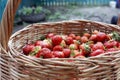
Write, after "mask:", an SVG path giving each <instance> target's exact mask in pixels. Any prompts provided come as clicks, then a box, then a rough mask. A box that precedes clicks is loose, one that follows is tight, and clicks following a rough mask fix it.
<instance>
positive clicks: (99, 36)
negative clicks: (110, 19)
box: [96, 32, 107, 42]
mask: <svg viewBox="0 0 120 80" xmlns="http://www.w3.org/2000/svg"><path fill="white" fill-rule="evenodd" d="M96 35H97V41H100V42H104V41H105V40H106V39H107V35H106V34H105V33H103V32H98V33H97V34H96Z"/></svg>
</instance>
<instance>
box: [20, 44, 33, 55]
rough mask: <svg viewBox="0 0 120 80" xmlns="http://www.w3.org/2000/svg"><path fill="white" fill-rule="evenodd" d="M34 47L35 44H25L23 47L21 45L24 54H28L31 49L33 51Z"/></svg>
mask: <svg viewBox="0 0 120 80" xmlns="http://www.w3.org/2000/svg"><path fill="white" fill-rule="evenodd" d="M34 48H35V46H34V45H33V44H26V45H25V46H24V47H23V49H22V50H23V53H24V54H25V55H29V53H30V52H31V51H33V50H34Z"/></svg>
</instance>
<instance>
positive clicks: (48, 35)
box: [46, 33, 55, 39]
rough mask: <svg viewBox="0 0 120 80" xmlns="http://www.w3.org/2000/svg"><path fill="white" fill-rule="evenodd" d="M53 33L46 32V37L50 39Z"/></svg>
mask: <svg viewBox="0 0 120 80" xmlns="http://www.w3.org/2000/svg"><path fill="white" fill-rule="evenodd" d="M54 35H55V34H54V33H48V34H47V36H46V37H47V38H50V39H51V38H52V37H53V36H54Z"/></svg>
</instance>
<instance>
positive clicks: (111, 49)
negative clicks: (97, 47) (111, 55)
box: [106, 48, 120, 52]
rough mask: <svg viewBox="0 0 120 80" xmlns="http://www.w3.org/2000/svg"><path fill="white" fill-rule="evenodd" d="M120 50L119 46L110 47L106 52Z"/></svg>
mask: <svg viewBox="0 0 120 80" xmlns="http://www.w3.org/2000/svg"><path fill="white" fill-rule="evenodd" d="M118 50H120V49H119V48H109V49H107V50H106V52H113V51H118Z"/></svg>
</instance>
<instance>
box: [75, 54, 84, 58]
mask: <svg viewBox="0 0 120 80" xmlns="http://www.w3.org/2000/svg"><path fill="white" fill-rule="evenodd" d="M74 58H85V56H83V55H82V54H77V55H75V56H74Z"/></svg>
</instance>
